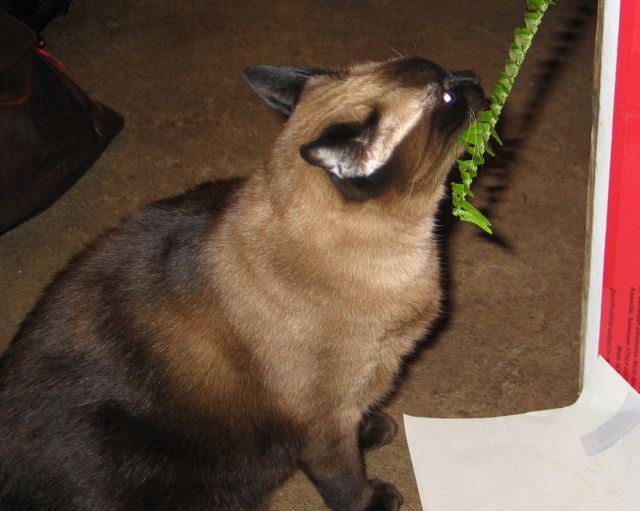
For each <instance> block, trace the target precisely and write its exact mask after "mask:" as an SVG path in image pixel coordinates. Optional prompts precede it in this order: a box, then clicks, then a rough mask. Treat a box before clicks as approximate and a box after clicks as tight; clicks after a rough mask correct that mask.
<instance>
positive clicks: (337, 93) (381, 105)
mask: <svg viewBox="0 0 640 511" xmlns="http://www.w3.org/2000/svg"><path fill="white" fill-rule="evenodd" d="M245 78H246V80H247V82H248V83H249V85H250V87H251V88H252V90H253V91H254V92H255V93H256V94H257V95H258V96H259V97H260V98H261V99H262V100H264V101H265V102H266V103H267V104H268V105H269V106H271V107H272V108H274V109H276V110H278V111H279V112H281V113H283V114H284V115H285V116H287V117H288V121H287V123H286V125H285V128H284V130H283V133H282V134H281V136H280V137H279V139H278V142H277V143H276V146H275V149H274V154H273V157H272V164H271V167H275V168H276V169H281V168H285V167H286V168H287V169H289V170H288V172H301V173H304V172H310V173H313V172H316V173H320V174H321V175H323V179H324V180H325V181H327V182H328V183H331V186H332V188H333V190H334V193H336V195H337V196H339V197H340V198H341V200H343V201H346V202H352V203H353V202H355V203H362V202H371V201H376V200H378V201H381V200H382V201H386V202H387V203H388V202H389V201H393V200H395V199H398V198H401V197H405V196H407V195H408V196H409V197H410V196H412V195H413V196H415V198H416V199H417V200H420V199H419V196H420V195H421V194H422V195H424V194H425V193H430V194H432V195H434V198H439V197H440V195H441V194H442V189H443V186H442V185H443V183H444V180H445V178H446V175H447V173H448V171H449V170H450V168H451V166H452V164H453V162H454V161H455V159H456V157H457V156H458V155H459V154H460V152H461V149H460V148H459V147H458V145H457V138H458V136H459V134H460V132H461V131H462V130H463V129H464V128H466V126H468V124H469V123H470V122H471V120H473V118H474V114H475V113H477V112H479V111H481V110H482V109H484V108H485V107H486V100H485V97H484V93H483V91H482V89H481V87H480V85H479V80H478V78H477V76H476V75H475V74H474V73H472V72H470V71H462V72H450V71H447V70H446V69H444V68H442V67H440V66H439V65H437V64H434V63H432V62H429V61H428V60H425V59H423V58H421V57H409V58H398V59H393V60H390V61H386V62H379V63H367V64H360V65H355V66H352V67H348V68H344V69H319V68H298V67H289V66H269V65H256V66H251V67H249V68H248V69H247V70H246V71H245ZM299 167H302V168H299ZM291 178H292V179H295V177H293V176H292V177H291ZM432 202H433V201H432Z"/></svg>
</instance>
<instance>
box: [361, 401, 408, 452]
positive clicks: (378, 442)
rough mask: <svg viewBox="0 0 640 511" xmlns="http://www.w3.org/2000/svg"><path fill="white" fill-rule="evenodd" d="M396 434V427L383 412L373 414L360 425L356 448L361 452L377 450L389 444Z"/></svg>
mask: <svg viewBox="0 0 640 511" xmlns="http://www.w3.org/2000/svg"><path fill="white" fill-rule="evenodd" d="M397 432H398V425H397V424H396V421H394V420H393V419H392V418H391V417H390V416H389V415H387V414H386V413H384V412H380V411H376V412H373V413H371V414H369V415H367V416H365V418H364V419H363V421H362V423H361V424H360V432H359V440H358V446H359V447H360V449H361V450H363V451H370V450H372V449H377V448H378V447H382V446H383V445H387V444H389V443H391V441H392V440H393V438H394V437H395V436H396V433H397Z"/></svg>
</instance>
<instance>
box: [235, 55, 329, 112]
mask: <svg viewBox="0 0 640 511" xmlns="http://www.w3.org/2000/svg"><path fill="white" fill-rule="evenodd" d="M325 73H326V71H324V70H322V69H316V68H304V67H291V66H269V65H255V66H249V67H248V68H247V69H246V70H245V72H244V78H245V80H247V83H248V84H249V87H251V90H253V92H255V93H256V94H257V95H258V97H259V98H260V99H262V100H263V101H264V102H265V103H266V104H267V105H269V106H270V107H271V108H275V109H276V110H278V111H280V112H282V113H283V114H285V115H286V116H290V115H291V114H292V113H293V110H294V108H295V106H296V103H297V102H298V99H299V98H300V94H302V89H304V86H305V85H306V84H307V81H308V80H309V79H310V78H311V77H313V76H316V75H320V74H325Z"/></svg>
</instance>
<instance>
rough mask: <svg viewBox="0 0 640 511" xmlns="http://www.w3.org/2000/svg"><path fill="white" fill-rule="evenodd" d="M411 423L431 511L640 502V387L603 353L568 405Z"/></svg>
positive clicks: (617, 507) (613, 508)
mask: <svg viewBox="0 0 640 511" xmlns="http://www.w3.org/2000/svg"><path fill="white" fill-rule="evenodd" d="M404 423H405V430H406V435H407V441H408V444H409V451H410V453H411V460H412V463H413V468H414V472H415V475H416V481H417V483H418V490H419V492H420V499H421V501H422V506H423V508H424V510H425V511H529V510H531V511H534V510H535V511H574V510H576V511H578V510H579V511H637V510H640V397H639V396H638V393H637V392H636V391H635V390H634V389H633V388H632V387H631V386H630V385H629V384H628V383H627V382H626V381H625V380H624V379H623V378H622V377H621V376H620V375H618V373H617V372H616V371H615V370H614V369H613V368H612V367H611V366H610V365H609V364H608V363H607V362H606V361H605V360H604V359H602V358H598V360H597V361H596V363H595V364H594V366H593V369H592V372H591V374H590V375H589V377H588V378H587V380H586V382H585V387H584V389H583V391H582V393H581V395H580V398H579V399H578V401H577V402H576V403H575V404H573V405H572V406H568V407H566V408H559V409H555V410H545V411H540V412H531V413H526V414H522V415H513V416H508V417H495V418H487V419H428V418H416V417H410V416H408V415H405V416H404Z"/></svg>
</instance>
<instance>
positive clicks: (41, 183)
mask: <svg viewBox="0 0 640 511" xmlns="http://www.w3.org/2000/svg"><path fill="white" fill-rule="evenodd" d="M35 44H36V35H35V33H34V32H32V31H31V29H29V28H28V27H27V26H26V25H23V24H22V23H20V22H19V21H18V20H16V19H15V18H12V17H11V16H8V15H7V14H5V13H4V12H2V11H0V233H2V232H4V231H6V230H8V229H9V228H11V227H14V226H15V225H17V224H18V223H20V222H21V221H23V220H26V219H27V218H29V217H31V216H33V215H35V214H36V213H39V212H40V211H42V210H43V209H45V208H47V207H48V206H50V205H51V204H52V203H53V202H54V201H55V200H56V199H57V198H58V197H60V195H62V194H63V193H64V192H65V191H66V190H67V189H68V188H69V187H70V186H71V185H72V184H73V183H75V182H76V180H77V179H78V178H79V177H80V176H82V174H84V172H86V171H87V169H89V167H90V166H91V165H92V164H93V162H95V161H96V160H97V159H98V157H99V156H100V154H102V152H103V151H104V150H105V149H106V147H107V145H109V142H111V140H112V139H113V137H115V136H116V135H117V133H118V132H119V131H120V130H121V129H122V126H123V124H124V119H123V118H122V117H121V116H120V115H119V114H118V113H116V112H114V111H113V110H111V109H109V108H107V107H106V106H104V105H103V104H101V103H99V102H97V101H94V100H92V99H91V98H89V97H88V96H87V95H86V94H85V93H84V92H83V91H82V90H81V89H80V88H79V87H78V86H77V85H76V84H74V83H73V82H72V81H71V80H70V79H69V78H68V77H67V76H65V75H64V73H62V72H61V71H59V70H58V69H57V68H55V67H54V66H53V65H51V64H50V63H49V62H48V61H47V60H45V59H44V58H43V57H42V56H41V55H40V54H39V53H38V52H37V51H36V48H35Z"/></svg>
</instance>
